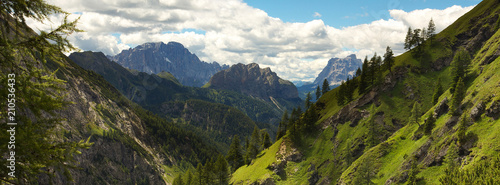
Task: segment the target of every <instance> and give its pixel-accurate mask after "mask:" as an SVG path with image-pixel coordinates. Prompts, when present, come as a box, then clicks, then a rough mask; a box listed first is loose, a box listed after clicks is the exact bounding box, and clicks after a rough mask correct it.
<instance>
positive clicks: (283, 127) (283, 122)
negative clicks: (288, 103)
mask: <svg viewBox="0 0 500 185" xmlns="http://www.w3.org/2000/svg"><path fill="white" fill-rule="evenodd" d="M288 122H289V119H288V111H287V110H285V112H284V113H283V117H281V121H280V123H279V126H278V132H277V133H276V140H279V139H280V138H281V137H283V136H284V135H285V134H286V130H287V125H288Z"/></svg>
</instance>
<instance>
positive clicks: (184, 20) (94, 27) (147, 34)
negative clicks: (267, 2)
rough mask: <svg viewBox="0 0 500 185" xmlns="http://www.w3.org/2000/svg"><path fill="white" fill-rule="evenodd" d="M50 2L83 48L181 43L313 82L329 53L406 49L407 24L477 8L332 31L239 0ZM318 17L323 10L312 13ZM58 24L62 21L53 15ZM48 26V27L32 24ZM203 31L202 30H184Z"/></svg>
mask: <svg viewBox="0 0 500 185" xmlns="http://www.w3.org/2000/svg"><path fill="white" fill-rule="evenodd" d="M49 3H53V4H55V5H57V6H60V7H61V8H62V9H64V10H66V11H68V12H74V13H78V14H74V15H72V16H71V18H76V17H77V16H80V21H79V28H81V29H83V30H85V31H86V32H84V33H77V34H74V35H72V36H71V37H70V40H71V41H72V42H73V43H74V44H75V45H76V46H77V47H79V48H81V49H83V50H93V51H102V52H104V53H105V54H108V55H114V54H117V53H119V52H120V51H121V50H123V49H126V48H128V46H127V45H132V46H135V45H138V44H142V43H145V42H157V41H163V42H169V41H177V42H180V43H182V44H183V45H184V46H186V47H187V48H188V49H189V50H190V51H191V52H193V53H195V54H196V55H197V56H198V57H200V58H201V59H202V60H204V61H207V62H211V61H217V62H219V63H223V64H236V63H252V62H255V63H259V64H260V65H261V66H263V67H270V68H271V70H273V71H275V72H276V73H277V74H278V75H279V76H280V77H282V78H285V79H289V80H294V81H295V80H309V81H313V80H314V79H315V77H316V75H317V74H318V73H319V72H320V71H321V70H322V68H323V67H324V66H325V65H326V64H327V62H328V60H329V58H332V57H345V56H347V55H349V54H353V53H354V54H357V56H358V58H364V56H365V55H369V56H371V55H373V53H374V52H377V53H378V54H379V55H381V54H383V53H382V52H384V51H385V48H386V46H391V47H392V48H393V50H394V51H395V53H397V54H398V53H402V52H403V51H404V50H403V48H402V42H403V39H404V36H405V34H406V31H407V29H408V26H412V27H413V28H421V27H425V26H427V23H428V20H430V18H431V17H432V18H433V19H434V21H435V23H436V27H437V30H438V31H440V30H442V29H444V28H445V27H446V26H447V25H449V24H451V23H452V22H453V21H454V20H456V19H457V18H458V17H460V16H461V15H463V14H464V13H465V12H467V11H469V10H470V9H472V7H465V8H464V7H460V6H453V7H450V8H447V9H444V10H433V9H425V10H415V11H411V12H405V11H402V10H390V11H389V12H390V15H391V19H388V20H383V19H381V20H376V21H373V22H371V23H368V24H361V25H357V26H351V27H344V28H334V27H331V26H328V25H325V23H324V22H323V21H322V20H321V19H317V20H313V21H309V22H303V23H301V22H297V23H290V22H284V21H282V20H280V19H279V18H274V17H270V16H269V15H268V14H267V13H266V12H264V11H262V10H260V9H256V8H253V7H250V6H248V5H247V4H246V3H244V2H242V1H241V0H225V1H210V0H192V1H185V0H148V1H147V2H144V1H141V0H108V1H100V0H65V1H56V0H52V1H50V2H49ZM313 16H314V17H316V18H319V17H321V14H319V13H318V12H315V13H314V14H313ZM52 20H53V22H54V23H55V24H57V23H59V22H60V20H62V17H61V16H55V17H54V18H53V19H52ZM29 24H30V25H31V26H33V27H37V28H39V29H41V30H47V29H50V28H51V27H50V26H49V25H41V24H39V23H35V22H33V21H32V22H30V23H29ZM186 29H187V30H200V31H202V32H195V31H185V30H186Z"/></svg>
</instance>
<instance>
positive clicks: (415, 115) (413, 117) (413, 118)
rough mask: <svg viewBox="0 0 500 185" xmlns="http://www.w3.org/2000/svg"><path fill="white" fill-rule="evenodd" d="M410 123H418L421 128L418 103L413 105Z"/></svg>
mask: <svg viewBox="0 0 500 185" xmlns="http://www.w3.org/2000/svg"><path fill="white" fill-rule="evenodd" d="M409 121H410V123H417V124H418V126H419V127H420V123H419V122H420V104H419V103H418V101H415V103H413V108H412V109H411V116H410V120H409Z"/></svg>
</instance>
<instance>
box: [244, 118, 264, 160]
mask: <svg viewBox="0 0 500 185" xmlns="http://www.w3.org/2000/svg"><path fill="white" fill-rule="evenodd" d="M260 146H261V141H260V132H259V128H257V126H255V127H254V129H253V132H252V136H250V144H249V147H248V148H247V153H248V156H249V160H252V159H255V157H256V156H257V154H259V152H260Z"/></svg>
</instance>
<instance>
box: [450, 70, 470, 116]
mask: <svg viewBox="0 0 500 185" xmlns="http://www.w3.org/2000/svg"><path fill="white" fill-rule="evenodd" d="M466 90H467V89H466V88H465V84H464V82H463V80H462V78H460V79H458V83H457V85H456V87H455V92H454V93H453V95H452V97H451V106H450V114H451V115H454V116H458V115H459V114H460V107H461V104H462V100H463V99H464V98H465V93H466Z"/></svg>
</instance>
